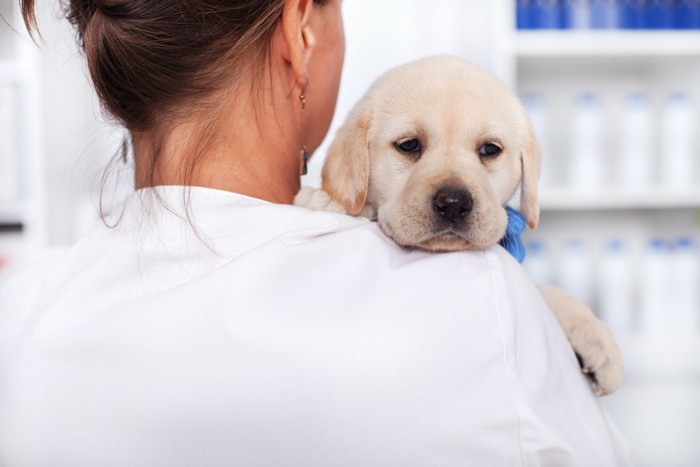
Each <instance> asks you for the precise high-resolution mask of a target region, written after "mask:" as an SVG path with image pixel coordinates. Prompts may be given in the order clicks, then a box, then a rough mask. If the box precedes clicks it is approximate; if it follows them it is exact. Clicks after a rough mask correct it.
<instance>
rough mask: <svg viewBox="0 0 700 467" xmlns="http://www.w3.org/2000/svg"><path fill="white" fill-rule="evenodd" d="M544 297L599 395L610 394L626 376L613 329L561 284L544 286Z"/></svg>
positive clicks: (542, 291)
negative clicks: (565, 290)
mask: <svg viewBox="0 0 700 467" xmlns="http://www.w3.org/2000/svg"><path fill="white" fill-rule="evenodd" d="M539 289H540V292H541V293H542V296H543V297H544V298H545V300H546V301H547V304H548V305H549V307H550V309H551V310H552V313H554V316H555V317H556V318H557V321H559V325H560V326H561V328H562V330H563V331H564V334H566V337H567V338H568V340H569V344H571V347H573V349H574V352H576V356H577V357H578V359H579V363H580V364H581V369H582V370H583V372H584V373H585V374H586V375H587V376H588V378H589V379H590V380H591V383H592V385H593V389H594V390H595V391H596V393H598V394H599V395H605V394H611V393H613V392H615V391H616V390H617V388H619V387H620V384H621V383H622V378H623V376H624V367H623V364H622V353H621V352H620V348H619V347H618V346H617V343H616V342H615V338H614V337H613V335H612V333H611V332H610V330H609V329H608V328H607V327H606V326H605V324H603V322H602V321H600V320H599V319H598V318H596V316H595V315H594V314H593V312H592V311H591V309H590V308H588V306H586V305H585V304H583V303H582V302H580V301H578V300H577V299H576V298H574V297H572V296H571V295H569V294H568V293H566V292H564V291H563V290H561V289H560V288H558V287H553V286H551V285H541V286H540V287H539Z"/></svg>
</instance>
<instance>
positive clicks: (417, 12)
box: [0, 0, 700, 467]
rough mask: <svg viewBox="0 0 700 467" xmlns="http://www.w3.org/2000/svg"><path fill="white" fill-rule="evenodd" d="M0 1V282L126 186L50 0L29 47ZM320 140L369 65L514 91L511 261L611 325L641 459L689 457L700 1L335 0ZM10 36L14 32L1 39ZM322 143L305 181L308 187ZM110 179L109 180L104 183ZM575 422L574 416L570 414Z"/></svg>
mask: <svg viewBox="0 0 700 467" xmlns="http://www.w3.org/2000/svg"><path fill="white" fill-rule="evenodd" d="M15 3H18V0H17V1H16V2H15V1H13V0H0V14H1V15H2V16H3V17H4V18H6V19H7V20H8V22H9V23H10V24H9V25H3V24H0V280H2V277H3V275H6V274H7V273H8V271H11V269H12V266H13V264H16V263H17V262H18V261H19V260H20V259H23V258H26V257H28V256H30V255H32V253H33V252H36V251H38V250H39V249H41V248H43V247H46V246H52V245H63V244H68V243H71V242H73V241H74V240H75V239H76V238H78V237H79V236H80V235H81V233H83V232H84V231H85V230H86V229H88V228H90V227H91V226H92V225H95V224H96V223H99V222H100V217H99V213H98V205H99V200H100V193H101V191H102V192H103V194H104V196H103V198H104V202H105V203H106V206H107V208H108V206H109V204H110V203H114V202H115V201H116V202H118V200H119V198H120V196H121V194H123V193H126V192H128V190H129V189H130V188H131V183H132V182H131V179H130V177H129V169H128V167H123V166H121V165H120V164H119V163H114V164H111V168H110V169H109V170H105V168H106V167H107V166H108V165H109V164H110V161H111V160H112V159H113V157H114V155H115V153H116V152H117V151H118V149H119V144H120V141H121V138H122V136H123V133H122V131H121V130H120V129H119V128H117V127H115V126H113V125H111V124H110V123H109V121H108V120H107V119H105V118H104V117H103V116H102V114H101V112H100V109H99V104H98V102H97V99H96V97H95V95H94V93H93V91H92V89H91V87H90V84H89V81H88V79H87V77H86V71H85V67H84V64H83V61H82V59H81V57H80V56H79V54H78V51H77V47H76V44H75V38H74V34H73V31H72V30H71V28H70V25H69V24H68V22H67V21H65V20H63V19H61V14H60V10H59V8H58V1H51V2H40V3H41V4H40V5H39V8H40V10H41V11H40V12H39V24H40V26H41V32H42V36H43V45H42V47H41V48H40V49H39V48H37V47H35V46H34V44H32V42H31V41H30V40H29V39H28V38H27V37H26V34H24V33H20V32H18V31H22V30H23V27H22V25H21V23H20V21H19V19H18V16H17V11H16V5H15ZM343 9H344V13H345V20H346V34H347V56H346V57H347V58H346V65H345V72H344V75H343V81H342V85H341V91H340V99H339V103H338V107H337V111H336V117H335V120H334V123H333V126H332V128H331V133H330V135H332V134H333V133H334V132H335V129H337V127H338V126H339V125H340V124H341V123H342V121H343V118H344V116H345V115H346V114H347V112H348V111H349V109H350V107H351V106H352V104H353V103H354V102H355V101H356V100H357V99H358V98H359V97H360V96H361V95H362V94H363V92H364V91H365V89H366V88H367V87H368V86H369V84H370V83H371V82H372V81H373V79H374V78H376V76H377V75H379V74H380V73H381V72H383V71H385V70H387V69H388V68H390V67H392V66H394V65H397V64H399V63H402V62H405V61H408V60H411V59H414V58H418V57H422V56H425V55H431V54H444V53H449V54H455V55H459V56H461V57H465V58H467V59H470V60H472V61H474V62H476V63H478V64H480V65H482V66H484V67H486V68H488V69H490V70H492V71H494V72H495V73H496V74H498V75H499V76H500V77H501V78H502V79H504V80H505V81H506V82H508V83H509V84H510V85H511V86H512V87H513V88H514V89H515V90H516V91H517V92H518V94H519V95H520V96H521V98H522V100H523V103H524V104H525V105H526V108H527V109H528V112H529V114H530V116H531V119H532V122H533V124H534V126H535V128H536V132H537V134H538V137H539V140H540V144H541V148H542V154H543V171H542V180H541V205H542V221H541V225H540V227H539V228H538V229H537V230H536V231H535V232H529V233H528V234H527V238H526V244H527V258H526V260H525V263H524V264H525V267H526V268H527V269H528V271H529V272H530V273H531V274H532V276H533V278H534V279H535V280H536V281H541V282H547V283H553V284H557V285H560V286H562V287H564V288H565V289H567V290H568V291H570V292H571V293H573V294H574V295H576V296H578V297H579V298H580V299H581V300H583V301H585V302H586V303H588V304H590V305H591V306H592V307H593V308H594V309H595V310H596V312H597V313H598V314H599V316H600V317H601V318H602V319H604V320H605V321H606V322H607V323H608V325H609V326H610V327H611V328H613V330H614V331H615V333H616V335H617V337H618V339H619V342H620V344H621V346H622V348H623V352H624V354H625V358H626V365H627V379H626V382H625V385H624V387H623V388H622V389H621V390H620V391H619V392H618V393H616V394H615V395H613V396H609V397H606V398H603V399H601V403H602V404H603V405H605V406H606V407H607V408H608V409H609V411H610V412H611V414H612V416H613V418H614V420H615V421H616V423H617V424H618V426H619V428H620V429H621V431H622V432H623V433H624V435H625V436H626V437H627V439H628V440H629V443H630V446H631V448H632V452H633V454H634V457H635V459H636V461H637V465H639V466H643V467H644V466H649V467H651V466H657V467H684V466H688V467H690V466H697V465H700V443H698V442H697V440H696V437H697V434H698V433H700V295H699V294H700V253H699V246H698V245H699V244H700V141H699V140H700V138H698V134H700V131H699V130H700V0H518V1H515V0H433V1H426V0H382V1H381V2H378V1H375V0H345V1H344V4H343ZM12 28H14V30H13V29H12ZM327 144H328V142H327V141H326V142H325V143H324V145H323V146H322V147H321V148H320V149H319V150H318V151H317V153H316V155H315V157H314V158H313V159H312V163H311V165H310V173H309V175H307V176H306V177H305V179H304V184H306V185H311V186H319V185H320V170H321V165H322V162H323V156H324V153H325V151H326V147H327ZM105 174H106V176H105ZM571 422H572V423H576V421H575V420H572V421H571Z"/></svg>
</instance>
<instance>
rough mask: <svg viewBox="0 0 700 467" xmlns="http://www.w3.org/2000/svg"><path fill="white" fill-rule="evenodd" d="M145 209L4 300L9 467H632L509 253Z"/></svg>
mask: <svg viewBox="0 0 700 467" xmlns="http://www.w3.org/2000/svg"><path fill="white" fill-rule="evenodd" d="M158 190H159V192H160V193H161V195H162V196H163V198H164V199H165V201H166V202H167V203H168V204H169V206H170V207H171V208H172V209H173V210H175V211H178V206H180V205H181V204H182V200H183V199H185V198H186V197H187V196H186V193H187V191H185V190H186V189H183V188H180V187H165V188H159V189H158ZM148 192H149V190H142V191H141V192H137V194H135V195H132V196H131V197H130V199H129V202H128V206H127V208H126V211H125V214H124V218H123V219H122V221H121V222H120V224H119V225H118V226H117V227H116V228H115V229H113V230H110V229H106V228H105V229H102V230H101V231H100V232H96V233H95V234H94V235H92V236H90V237H88V238H86V239H84V240H83V241H81V242H80V243H79V244H77V245H76V246H75V247H73V248H72V249H71V250H70V251H68V252H66V253H65V254H62V255H61V256H56V257H54V258H53V259H52V260H51V261H49V262H47V263H45V264H43V265H42V266H41V267H40V268H37V269H35V270H34V272H32V271H31V270H30V271H27V272H25V273H24V274H23V275H22V276H20V277H18V278H17V279H15V281H14V282H13V285H12V284H11V285H10V287H8V288H6V290H4V292H3V293H2V294H0V358H2V360H0V372H1V373H0V379H2V381H3V385H2V386H1V387H0V413H2V417H0V465H3V466H4V465H7V466H14V465H32V466H41V465H50V466H52V467H56V466H64V465H65V466H70V467H79V466H90V467H93V466H96V465H99V466H112V465H114V466H122V465H129V466H141V465H143V466H158V465H167V466H178V465H183V466H185V465H207V466H217V465H222V466H232V465H260V466H296V465H304V466H312V465H318V466H358V465H362V466H393V465H396V466H407V465H417V466H428V465H430V466H436V465H446V466H447V465H460V466H463V465H475V466H477V465H478V466H497V465H552V466H566V465H581V466H593V465H595V466H606V465H610V466H612V465H623V462H622V461H621V460H620V461H618V460H616V458H615V456H616V454H615V449H616V447H615V443H616V441H614V436H613V435H611V433H609V431H608V430H609V427H608V424H607V423H606V421H605V420H604V418H603V417H604V416H603V415H602V414H601V411H600V409H599V407H598V402H597V400H596V399H595V397H594V396H593V394H592V393H591V391H590V389H589V388H588V386H587V384H586V382H585V380H584V378H583V376H581V375H580V374H578V369H577V366H576V362H575V357H574V355H573V353H572V351H571V350H570V348H569V345H568V343H567V342H566V339H565V337H564V336H563V334H562V333H561V331H560V330H559V328H558V326H557V324H556V322H555V321H554V319H553V317H551V316H550V314H549V311H548V310H547V309H546V306H545V305H544V303H543V302H542V300H541V298H540V297H539V294H538V292H537V290H536V289H535V287H534V286H533V285H532V284H530V283H529V281H528V280H527V279H526V278H524V277H522V276H523V273H522V271H521V269H520V267H519V266H518V265H517V264H516V263H515V262H514V261H512V260H511V259H510V258H509V257H508V254H507V253H505V252H504V251H503V250H501V249H500V248H498V247H497V248H495V249H492V250H489V251H486V252H463V253H457V254H428V253H424V252H419V251H407V250H403V249H401V248H399V247H397V246H396V245H394V244H393V243H392V242H391V241H389V240H388V239H386V238H385V237H384V235H383V234H382V233H381V232H380V231H379V229H378V228H377V227H376V225H375V224H373V223H369V222H368V221H367V220H364V219H358V218H352V217H347V216H341V215H335V214H331V213H318V212H310V211H307V210H305V209H302V208H298V207H294V206H286V205H275V204H270V203H266V202H263V201H259V200H255V199H252V198H247V197H244V196H240V195H235V194H231V193H227V192H223V191H217V190H210V189H203V188H192V189H191V199H190V212H191V218H190V219H189V220H187V219H186V216H182V217H185V219H183V218H181V217H177V216H175V215H173V214H172V213H171V212H170V211H169V210H167V209H165V208H164V207H162V206H161V205H160V204H158V202H153V203H151V202H150V201H151V200H150V197H149V196H148ZM142 200H145V201H142ZM142 202H143V203H144V204H142ZM179 210H180V211H182V209H179ZM190 221H191V222H193V223H194V224H195V225H196V226H197V230H194V229H193V228H192V227H191V226H190V225H189V222H190ZM39 276H41V277H39ZM23 283H25V284H26V286H24V285H22V284H23ZM30 284H31V285H30ZM3 300H4V301H3Z"/></svg>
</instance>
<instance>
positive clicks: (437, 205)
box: [433, 188, 474, 225]
mask: <svg viewBox="0 0 700 467" xmlns="http://www.w3.org/2000/svg"><path fill="white" fill-rule="evenodd" d="M473 207H474V198H472V194H471V193H470V192H469V191H468V190H466V189H464V188H441V189H439V190H438V191H437V193H436V194H435V196H434V197H433V211H435V213H436V214H437V217H438V218H439V219H440V220H442V221H444V222H446V223H448V224H451V225H454V224H457V223H459V222H461V221H462V220H463V219H465V218H466V217H467V216H468V215H469V213H470V212H471V211H472V208H473Z"/></svg>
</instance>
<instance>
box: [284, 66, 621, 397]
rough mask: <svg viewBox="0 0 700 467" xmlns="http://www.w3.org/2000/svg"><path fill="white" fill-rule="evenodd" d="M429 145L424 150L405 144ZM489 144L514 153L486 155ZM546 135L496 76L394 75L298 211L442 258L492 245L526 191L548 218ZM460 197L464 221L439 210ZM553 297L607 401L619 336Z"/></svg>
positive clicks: (617, 373)
mask: <svg viewBox="0 0 700 467" xmlns="http://www.w3.org/2000/svg"><path fill="white" fill-rule="evenodd" d="M413 139H415V140H417V141H419V142H420V146H421V150H420V151H419V152H417V153H415V154H413V153H406V152H405V151H402V150H401V149H400V148H399V147H398V146H397V145H398V144H399V143H400V142H402V141H406V140H413ZM487 143H491V144H496V145H497V146H499V147H500V148H502V152H501V153H500V154H499V155H497V156H491V157H488V156H483V155H480V148H481V147H482V146H483V145H484V144H487ZM539 166H540V157H539V150H538V146H537V142H536V139H535V137H534V134H533V131H532V127H531V125H530V123H529V121H528V118H527V115H526V113H525V111H524V109H523V107H522V105H521V104H520V102H519V100H518V98H517V97H516V96H515V95H514V94H513V93H512V92H511V91H510V89H509V88H508V87H507V86H506V85H505V84H504V83H502V82H501V81H500V80H499V79H498V78H496V77H495V76H494V75H492V74H491V73H489V72H487V71H485V70H482V69H481V68H478V67H477V66H475V65H473V64H471V63H469V62H466V61H464V60H461V59H458V58H455V57H447V56H440V57H432V58H427V59H423V60H418V61H415V62H411V63H408V64H406V65H402V66H400V67H397V68H394V69H393V70H390V71H389V72H387V73H386V74H384V75H383V76H381V77H380V78H379V79H377V81H376V82H375V83H374V84H373V85H372V86H371V87H370V89H369V90H368V91H367V93H366V94H365V96H364V97H363V98H362V99H361V100H360V101H359V102H358V103H357V104H356V105H355V107H354V108H353V110H352V111H351V112H350V115H349V117H348V119H347V121H346V122H345V124H344V125H343V126H342V127H341V128H340V130H339V131H338V134H337V136H336V138H335V139H334V141H333V142H332V144H331V146H330V148H329V151H328V156H327V159H326V162H325V165H324V167H323V185H322V189H320V190H318V189H313V188H304V189H302V191H301V192H300V193H299V195H297V198H296V200H295V202H296V204H298V205H302V206H306V207H309V208H311V209H317V210H330V211H336V212H341V213H347V214H351V215H362V216H365V217H368V218H371V219H375V220H377V222H378V223H379V225H380V227H381V228H382V230H383V231H384V233H386V234H387V235H388V236H389V237H391V238H392V239H393V240H395V241H396V242H397V243H399V244H400V245H403V246H407V247H416V248H421V249H424V250H430V251H454V250H465V249H479V250H480V249H486V248H489V247H491V246H493V245H495V244H496V243H497V242H498V241H499V240H500V239H501V238H503V236H504V233H505V229H506V225H507V216H506V213H505V210H504V205H505V204H506V203H507V202H508V201H509V200H510V199H511V198H512V197H513V195H514V193H515V191H516V189H517V188H518V186H520V188H521V190H520V192H521V196H520V209H521V210H522V212H523V214H524V216H525V219H526V221H527V224H528V226H529V227H530V228H535V227H536V226H537V224H538V221H539V204H538V195H537V178H538V175H539ZM445 189H459V190H464V191H467V192H468V193H469V194H470V195H471V199H472V200H473V203H472V205H471V207H470V210H469V212H468V213H467V214H466V215H464V217H463V218H461V217H460V218H459V219H457V220H450V221H446V220H445V218H444V216H440V215H439V214H437V213H436V210H437V209H436V206H435V199H436V193H439V192H441V190H445ZM541 291H542V293H543V296H544V297H545V299H546V300H547V302H548V304H549V305H550V307H551V308H552V309H553V312H554V314H555V316H556V317H557V319H558V320H559V323H560V325H561V326H562V328H563V329H564V331H565V332H566V334H567V336H568V337H569V340H570V342H571V344H572V346H573V347H574V350H575V351H576V352H577V353H578V354H579V355H580V356H581V357H582V360H583V362H584V371H586V372H588V373H591V374H593V375H594V376H595V387H596V389H597V391H598V392H599V393H609V392H612V391H614V390H615V389H616V388H617V387H618V386H619V384H620V382H621V380H622V373H623V372H622V363H621V357H620V352H619V349H618V348H617V346H616V344H615V341H614V340H613V338H612V336H611V334H610V332H609V331H608V329H607V328H606V327H605V326H604V325H603V324H602V323H601V322H600V321H599V320H597V319H596V318H595V316H594V315H593V313H592V312H591V311H590V309H588V307H586V306H585V305H583V304H582V303H580V302H578V301H576V300H575V299H573V298H572V297H570V296H569V295H567V294H565V293H564V292H563V291H561V290H559V289H555V288H553V287H548V286H547V287H543V288H542V289H541Z"/></svg>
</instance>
